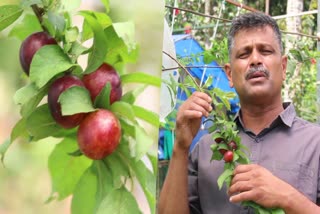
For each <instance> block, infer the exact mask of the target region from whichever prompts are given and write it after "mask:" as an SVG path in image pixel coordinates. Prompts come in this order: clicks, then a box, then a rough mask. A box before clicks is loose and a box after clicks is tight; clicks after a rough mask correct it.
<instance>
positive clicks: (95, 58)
mask: <svg viewBox="0 0 320 214" xmlns="http://www.w3.org/2000/svg"><path fill="white" fill-rule="evenodd" d="M80 15H82V16H83V17H84V18H85V21H86V22H87V23H88V24H89V26H90V27H91V29H92V32H93V34H94V36H93V45H92V52H91V53H90V55H89V59H88V65H87V68H86V70H85V73H91V72H93V71H95V70H96V69H97V68H98V67H99V66H100V65H101V64H102V63H103V61H104V59H105V56H106V54H107V48H99V47H103V46H105V45H106V44H107V43H108V40H107V37H106V36H105V34H104V30H103V27H102V26H101V24H100V23H99V22H98V20H97V19H95V18H94V17H93V16H92V15H91V14H90V13H88V12H85V11H82V12H80Z"/></svg>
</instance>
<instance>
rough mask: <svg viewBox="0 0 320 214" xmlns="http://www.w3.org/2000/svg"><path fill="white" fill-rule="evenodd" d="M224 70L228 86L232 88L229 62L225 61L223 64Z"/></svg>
mask: <svg viewBox="0 0 320 214" xmlns="http://www.w3.org/2000/svg"><path fill="white" fill-rule="evenodd" d="M224 72H225V73H226V75H227V78H228V80H229V86H230V87H231V88H232V87H233V82H232V72H231V67H230V63H226V64H225V65H224Z"/></svg>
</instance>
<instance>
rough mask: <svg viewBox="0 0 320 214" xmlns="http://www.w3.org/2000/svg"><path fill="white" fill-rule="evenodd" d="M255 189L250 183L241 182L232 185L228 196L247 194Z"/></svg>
mask: <svg viewBox="0 0 320 214" xmlns="http://www.w3.org/2000/svg"><path fill="white" fill-rule="evenodd" d="M252 189H253V185H252V183H251V182H249V181H239V182H237V183H235V184H232V185H231V186H230V187H229V190H228V194H229V195H233V194H237V193H241V192H246V191H249V190H252Z"/></svg>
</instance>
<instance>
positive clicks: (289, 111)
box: [234, 102, 296, 127]
mask: <svg viewBox="0 0 320 214" xmlns="http://www.w3.org/2000/svg"><path fill="white" fill-rule="evenodd" d="M282 105H283V108H284V110H283V111H282V112H281V113H280V115H279V117H278V118H280V119H281V121H282V122H283V123H284V124H285V125H287V126H288V127H291V126H292V123H293V121H294V118H295V117H296V111H295V109H294V106H293V104H292V103H290V102H284V103H283V104H282ZM234 121H235V122H238V123H240V124H241V126H242V127H243V122H242V119H241V109H240V110H239V111H238V112H237V114H236V115H235V117H234Z"/></svg>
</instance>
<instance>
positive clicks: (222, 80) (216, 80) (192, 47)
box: [159, 34, 239, 159]
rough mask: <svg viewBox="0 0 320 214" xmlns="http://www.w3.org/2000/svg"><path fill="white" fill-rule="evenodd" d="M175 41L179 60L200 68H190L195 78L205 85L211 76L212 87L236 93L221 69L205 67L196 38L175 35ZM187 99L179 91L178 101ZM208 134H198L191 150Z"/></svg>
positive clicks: (233, 106)
mask: <svg viewBox="0 0 320 214" xmlns="http://www.w3.org/2000/svg"><path fill="white" fill-rule="evenodd" d="M173 40H174V42H175V48H176V55H177V58H180V59H181V58H182V59H190V63H189V64H188V65H190V66H199V67H194V68H188V71H189V72H190V73H191V75H192V76H193V77H195V78H197V79H199V80H202V82H203V83H204V82H205V81H206V80H207V79H208V78H209V77H210V76H211V77H212V78H213V81H212V84H211V86H210V87H218V88H220V89H221V90H223V91H232V92H235V90H234V88H230V86H229V81H228V79H227V76H226V74H225V72H224V71H223V70H222V69H221V68H219V67H217V68H210V67H209V68H206V67H205V64H204V62H203V56H202V55H201V53H203V51H204V50H203V48H202V47H201V46H200V44H199V43H198V42H197V41H196V40H195V39H194V38H192V37H191V36H189V35H185V34H183V35H173ZM188 61H189V60H188ZM188 65H187V66H188ZM207 66H219V65H218V64H217V63H216V62H211V63H210V64H207ZM210 87H209V88H210ZM194 90H195V89H191V91H194ZM186 99H187V95H186V94H185V92H183V91H182V90H180V89H178V93H177V100H186ZM238 103H239V100H238V97H237V98H235V99H234V100H231V101H230V104H231V113H236V112H237V111H238V110H239V106H238ZM175 108H176V109H178V108H179V105H177V106H176V107H175ZM203 119H204V118H203ZM163 132H164V130H160V133H159V149H161V146H163V142H162V141H163V136H164V133H163ZM206 133H208V131H207V130H206V129H204V130H200V131H199V132H198V134H197V136H196V137H195V138H194V139H193V141H192V145H191V147H190V150H192V149H193V147H194V145H195V144H196V143H197V142H198V141H199V139H200V138H201V137H202V136H203V135H204V134H206ZM160 153H161V152H159V159H163V158H166V157H161V155H160Z"/></svg>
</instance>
